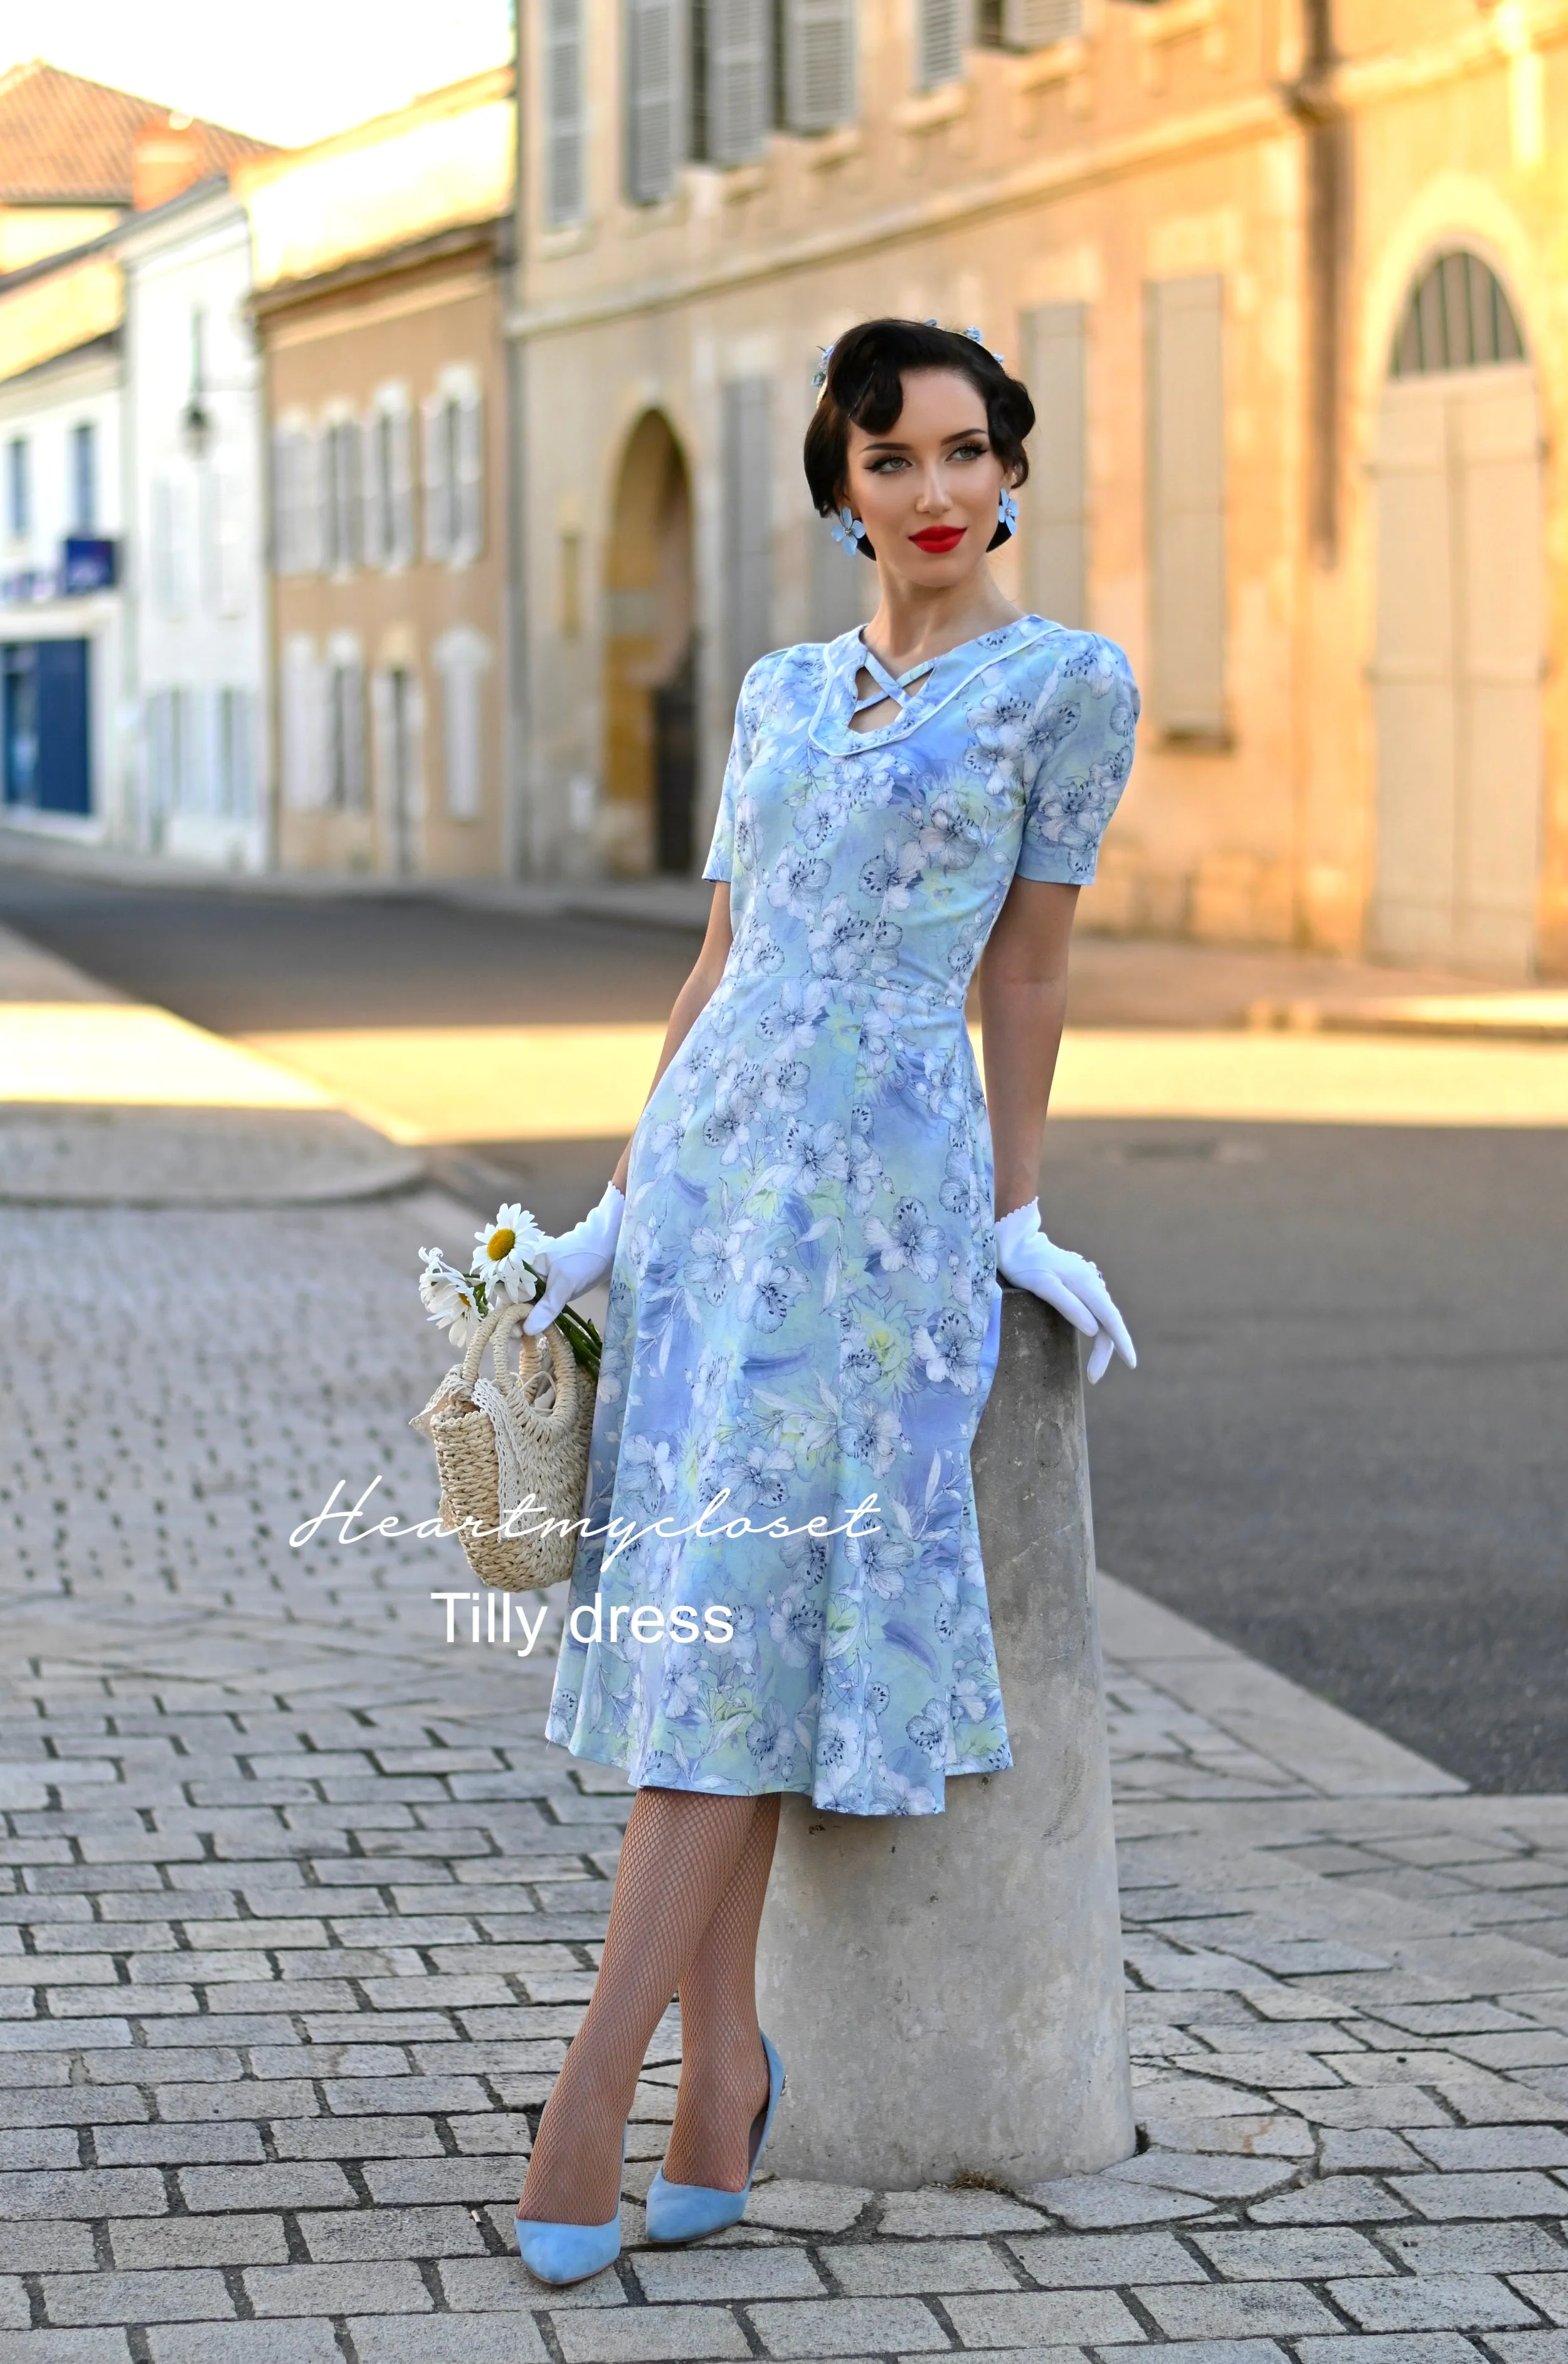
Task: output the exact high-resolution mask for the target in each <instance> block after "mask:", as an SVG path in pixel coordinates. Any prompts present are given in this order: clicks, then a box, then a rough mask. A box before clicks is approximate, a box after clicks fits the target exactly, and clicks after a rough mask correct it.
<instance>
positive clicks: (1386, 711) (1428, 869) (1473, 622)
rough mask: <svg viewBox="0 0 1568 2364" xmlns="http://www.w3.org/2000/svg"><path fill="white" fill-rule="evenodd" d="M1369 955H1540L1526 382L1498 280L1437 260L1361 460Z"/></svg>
mask: <svg viewBox="0 0 1568 2364" xmlns="http://www.w3.org/2000/svg"><path fill="white" fill-rule="evenodd" d="M1375 475H1376V528H1377V655H1376V662H1375V664H1374V667H1373V683H1374V696H1375V706H1376V725H1377V860H1376V871H1375V880H1374V886H1373V909H1372V939H1373V949H1374V951H1376V952H1378V953H1381V954H1383V955H1384V956H1385V958H1388V959H1393V960H1403V961H1422V962H1429V963H1436V964H1440V965H1444V966H1449V967H1453V968H1459V969H1467V970H1471V971H1473V972H1475V973H1476V974H1478V975H1483V976H1513V977H1522V976H1528V975H1529V972H1530V968H1531V965H1532V962H1533V956H1534V937H1535V927H1534V916H1535V897H1536V885H1537V877H1538V873H1539V869H1540V813H1541V788H1542V761H1541V711H1540V705H1541V691H1540V676H1541V663H1542V652H1543V645H1544V630H1545V597H1544V591H1545V585H1544V575H1545V552H1544V545H1543V534H1542V491H1541V450H1540V410H1539V403H1538V396H1537V389H1536V378H1535V371H1534V368H1533V367H1532V365H1531V363H1530V361H1529V355H1528V354H1527V352H1526V350H1525V343H1524V339H1523V336H1522V335H1521V333H1520V329H1519V324H1518V318H1517V316H1516V314H1515V312H1514V308H1513V307H1512V305H1511V304H1510V303H1509V301H1508V297H1507V294H1506V292H1505V290H1504V288H1503V286H1502V284H1501V282H1500V281H1499V280H1498V278H1497V276H1496V273H1495V272H1494V271H1492V270H1491V269H1490V267H1489V266H1488V265H1487V264H1486V263H1485V262H1483V261H1482V259H1481V257H1480V256H1479V255H1477V254H1471V253H1466V252H1463V251H1453V252H1450V253H1446V254H1440V255H1439V256H1438V257H1437V259H1436V261H1435V262H1432V263H1431V264H1430V265H1429V267H1428V268H1427V269H1426V270H1425V271H1424V272H1423V273H1422V274H1421V276H1420V277H1419V279H1418V281H1417V283H1416V284H1415V286H1414V287H1413V289H1412V290H1411V293H1410V296H1409V300H1408V302H1407V306H1406V308H1405V314H1404V317H1403V318H1402V319H1401V321H1400V324H1399V329H1398V333H1397V335H1396V339H1395V345H1394V352H1393V357H1392V362H1391V366H1390V373H1389V377H1388V381H1387V384H1386V385H1385V389H1384V394H1383V400H1382V406H1381V409H1380V412H1379V418H1378V428H1377V445H1376V459H1375Z"/></svg>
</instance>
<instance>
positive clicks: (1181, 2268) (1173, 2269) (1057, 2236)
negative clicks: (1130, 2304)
mask: <svg viewBox="0 0 1568 2364" xmlns="http://www.w3.org/2000/svg"><path fill="white" fill-rule="evenodd" d="M1006 2246H1007V2247H1008V2249H1009V2250H1010V2251H1011V2253H1012V2255H1013V2256H1014V2257H1015V2258H1018V2262H1019V2264H1020V2265H1021V2266H1022V2267H1023V2269H1024V2270H1025V2272H1026V2273H1028V2274H1029V2276H1030V2278H1031V2280H1035V2281H1037V2282H1043V2283H1044V2285H1045V2287H1046V2288H1047V2289H1048V2290H1099V2289H1109V2288H1111V2287H1112V2286H1113V2285H1116V2284H1122V2283H1128V2282H1201V2281H1204V2280H1207V2275H1206V2274H1205V2272H1204V2269H1203V2268H1202V2267H1201V2266H1200V2265H1199V2264H1198V2262H1197V2260H1196V2258H1194V2257H1192V2256H1191V2255H1189V2253H1188V2252H1187V2251H1186V2250H1185V2249H1184V2248H1183V2247H1182V2245H1181V2243H1180V2242H1179V2241H1177V2240H1173V2238H1172V2236H1171V2235H1170V2234H1169V2233H1047V2234H1042V2235H1040V2236H1038V2237H1032V2236H1018V2235H1013V2236H1009V2238H1008V2241H1007V2245H1006ZM833 2254H834V2255H835V2256H837V2255H838V2254H839V2252H837V2251H835V2252H834V2253H833Z"/></svg>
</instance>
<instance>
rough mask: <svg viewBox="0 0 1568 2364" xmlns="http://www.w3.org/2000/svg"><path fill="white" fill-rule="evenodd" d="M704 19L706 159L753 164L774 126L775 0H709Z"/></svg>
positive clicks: (703, 62)
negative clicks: (773, 2)
mask: <svg viewBox="0 0 1568 2364" xmlns="http://www.w3.org/2000/svg"><path fill="white" fill-rule="evenodd" d="M701 21H702V26H703V59H702V72H703V87H704V99H705V112H706V158H707V161H708V162H709V163H713V164H749V163H750V162H751V161H752V159H753V158H754V157H756V156H759V155H760V154H761V153H762V143H763V141H764V140H765V139H767V136H768V132H769V130H770V129H771V128H772V125H773V6H772V0H706V7H705V8H704V10H703V13H702V19H701Z"/></svg>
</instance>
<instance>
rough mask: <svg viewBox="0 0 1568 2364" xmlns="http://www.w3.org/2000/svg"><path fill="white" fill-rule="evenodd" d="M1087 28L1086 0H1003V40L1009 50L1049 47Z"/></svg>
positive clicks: (1076, 36)
mask: <svg viewBox="0 0 1568 2364" xmlns="http://www.w3.org/2000/svg"><path fill="white" fill-rule="evenodd" d="M1083 29H1084V0H1002V41H1003V45H1004V47H1005V48H1006V49H1009V50H1048V49H1049V48H1050V47H1051V43H1052V41H1073V40H1076V39H1077V38H1078V36H1079V34H1080V33H1081V32H1082V31H1083Z"/></svg>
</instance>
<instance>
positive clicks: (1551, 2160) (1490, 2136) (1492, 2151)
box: [1410, 2125, 1568, 2170]
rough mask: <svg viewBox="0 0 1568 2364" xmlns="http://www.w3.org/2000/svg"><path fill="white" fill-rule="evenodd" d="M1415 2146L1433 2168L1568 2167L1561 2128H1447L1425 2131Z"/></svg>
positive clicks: (1567, 2140)
mask: <svg viewBox="0 0 1568 2364" xmlns="http://www.w3.org/2000/svg"><path fill="white" fill-rule="evenodd" d="M1410 2140H1411V2145H1412V2147H1413V2148H1414V2149H1416V2150H1418V2151H1419V2152H1420V2153H1421V2155H1422V2157H1423V2158H1426V2159H1429V2161H1430V2162H1431V2164H1432V2166H1433V2167H1440V2168H1443V2169H1455V2170H1457V2169H1465V2168H1483V2169H1485V2168H1509V2167H1568V2134H1564V2133H1563V2132H1562V2130H1561V2128H1560V2127H1557V2126H1540V2125H1537V2126H1530V2125H1523V2126H1520V2125H1513V2126H1443V2127H1440V2128H1439V2127H1429V2128H1423V2129H1422V2130H1421V2131H1419V2132H1418V2133H1416V2134H1413V2135H1411V2137H1410Z"/></svg>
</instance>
